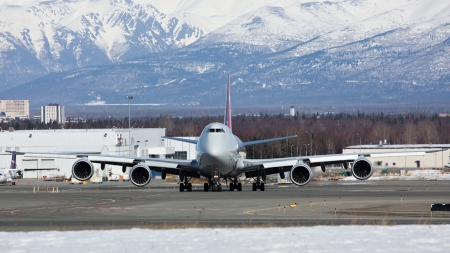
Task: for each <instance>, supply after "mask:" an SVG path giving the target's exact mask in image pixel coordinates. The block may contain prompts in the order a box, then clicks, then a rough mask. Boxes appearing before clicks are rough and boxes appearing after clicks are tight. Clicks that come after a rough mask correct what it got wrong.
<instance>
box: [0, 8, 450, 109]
mask: <svg viewBox="0 0 450 253" xmlns="http://www.w3.org/2000/svg"><path fill="white" fill-rule="evenodd" d="M7 2H9V1H7ZM5 9H8V11H5ZM14 11H16V12H19V11H22V12H24V11H28V13H32V17H33V19H31V18H23V20H22V19H18V20H13V19H12V18H11V16H9V17H6V18H4V17H3V15H1V14H5V15H6V14H7V13H13V12H14ZM23 15H24V16H25V15H26V14H25V13H24V14H23ZM0 20H1V22H0V69H1V74H0V78H3V80H7V78H8V77H9V78H10V79H8V80H11V77H14V78H16V76H18V75H19V74H17V73H20V75H22V76H21V78H22V79H18V78H16V79H14V80H15V83H14V82H12V81H9V82H8V81H7V82H4V83H5V84H6V85H8V86H13V85H15V84H19V83H21V82H23V81H24V80H31V79H34V78H36V77H39V76H42V75H44V74H45V73H49V72H58V73H55V74H51V75H48V76H46V77H43V78H40V79H36V80H34V81H31V82H29V83H25V84H23V85H20V86H18V87H17V88H13V89H9V90H8V91H7V92H3V93H2V94H0V97H5V96H6V94H7V96H9V97H15V98H19V97H21V98H23V96H24V94H30V97H29V98H27V99H34V100H33V101H34V102H35V103H36V104H38V103H48V102H50V100H51V99H50V98H51V96H50V97H49V95H46V92H45V90H46V89H52V90H54V91H55V92H58V94H61V101H58V102H60V103H66V104H77V103H84V102H89V101H91V100H92V96H93V95H92V94H95V96H96V97H101V98H102V100H105V101H106V102H107V103H115V101H116V100H117V99H121V98H120V97H121V95H123V94H125V93H126V94H130V95H132V94H134V95H135V98H136V102H138V101H139V99H141V100H140V102H147V101H149V100H150V101H152V102H154V103H172V104H183V103H189V104H204V105H205V104H217V101H218V100H219V101H222V97H223V89H222V85H223V83H224V80H225V75H226V73H229V72H230V73H232V76H233V78H234V81H233V89H235V90H237V91H238V92H237V100H241V101H244V102H243V103H248V104H258V103H259V104H263V103H267V102H268V101H273V102H281V101H283V102H286V103H287V102H289V103H292V102H297V103H298V101H318V100H320V99H322V100H324V99H325V100H336V97H337V98H339V100H343V101H346V98H351V99H352V100H354V99H360V100H362V101H368V99H372V100H378V101H380V100H392V99H398V98H408V99H409V98H421V99H427V98H432V99H441V100H445V101H448V97H449V96H448V95H450V94H449V93H450V64H449V63H450V57H449V56H450V2H448V1H435V0H334V1H315V2H308V1H306V0H278V1H276V0H265V1H263V0H261V1H237V0H230V1H225V2H224V1H219V0H172V1H163V0H149V1H145V0H128V1H126V0H123V1H109V2H107V1H104V2H102V1H88V0H74V1H53V2H52V1H50V2H49V1H45V2H44V1H42V2H39V1H32V0H29V1H28V3H27V4H23V5H21V6H12V5H6V4H3V5H0ZM5 20H8V21H5ZM29 20H32V22H31V21H29ZM42 20H44V21H42ZM45 20H47V21H45ZM49 20H52V21H51V22H50V21H49ZM8 22H9V23H8ZM24 27H27V28H24ZM27 29H28V30H27ZM4 30H6V31H4ZM13 30H14V31H13ZM44 35H45V36H44ZM49 38H50V39H49ZM8 43H9V44H8ZM108 64H112V65H109V66H107V65H108ZM100 65H101V66H100ZM85 66H90V67H85ZM95 66H97V67H95ZM77 67H85V68H81V69H76V68H77ZM69 69H74V70H72V71H66V72H61V71H64V70H69ZM14 75H16V76H14ZM27 78H28V79H27ZM0 80H1V79H0ZM17 80H21V81H17ZM0 89H1V87H0ZM3 89H4V88H3ZM31 96H33V98H31ZM139 97H141V98H139ZM49 99H50V100H49Z"/></svg>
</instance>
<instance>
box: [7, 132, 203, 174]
mask: <svg viewBox="0 0 450 253" xmlns="http://www.w3.org/2000/svg"><path fill="white" fill-rule="evenodd" d="M165 134H166V129H165V128H132V129H130V130H129V129H118V128H112V129H49V130H21V131H4V130H2V131H0V140H1V142H0V154H2V155H1V156H0V169H2V168H9V166H10V163H11V154H9V153H6V152H5V151H22V152H60V153H61V152H64V153H88V154H105V155H126V156H127V155H132V156H145V157H155V158H175V159H193V157H192V156H195V145H194V144H188V143H181V142H179V141H173V140H166V139H163V138H161V136H165ZM192 138H193V139H195V137H192ZM74 162H75V159H59V158H35V157H24V156H23V155H18V156H17V165H18V167H19V168H20V169H23V170H24V178H37V177H39V178H42V177H43V176H48V175H51V174H58V175H62V174H64V175H65V176H67V177H70V175H71V173H72V164H73V163H74ZM94 167H95V169H96V170H95V173H97V176H99V177H102V176H107V173H115V174H123V173H122V168H121V167H120V166H113V165H106V168H105V170H104V171H101V170H100V164H94ZM33 169H40V170H33ZM42 169H48V170H42Z"/></svg>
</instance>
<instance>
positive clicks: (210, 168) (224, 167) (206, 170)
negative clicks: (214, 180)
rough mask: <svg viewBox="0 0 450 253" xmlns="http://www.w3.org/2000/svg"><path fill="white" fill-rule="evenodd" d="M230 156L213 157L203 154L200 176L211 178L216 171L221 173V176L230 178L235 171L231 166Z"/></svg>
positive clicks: (200, 162) (200, 160)
mask: <svg viewBox="0 0 450 253" xmlns="http://www.w3.org/2000/svg"><path fill="white" fill-rule="evenodd" d="M229 157H230V156H229V155H228V154H224V155H216V156H211V155H208V154H202V155H201V157H199V159H198V161H199V164H198V165H199V168H200V174H201V175H202V176H204V177H211V176H212V174H213V172H214V171H219V173H220V175H221V176H228V175H230V174H232V172H233V171H234V170H235V169H234V166H233V165H232V164H230V162H229V160H230V158H229Z"/></svg>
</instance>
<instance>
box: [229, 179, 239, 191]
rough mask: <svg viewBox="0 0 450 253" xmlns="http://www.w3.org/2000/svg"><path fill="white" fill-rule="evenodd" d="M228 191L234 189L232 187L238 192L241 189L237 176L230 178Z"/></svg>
mask: <svg viewBox="0 0 450 253" xmlns="http://www.w3.org/2000/svg"><path fill="white" fill-rule="evenodd" d="M230 181H231V183H230V191H234V189H236V190H237V191H238V192H240V191H242V184H241V183H238V180H237V178H233V179H231V178H230Z"/></svg>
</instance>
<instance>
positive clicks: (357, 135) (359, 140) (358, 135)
mask: <svg viewBox="0 0 450 253" xmlns="http://www.w3.org/2000/svg"><path fill="white" fill-rule="evenodd" d="M356 136H359V153H360V154H361V135H359V134H356Z"/></svg>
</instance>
